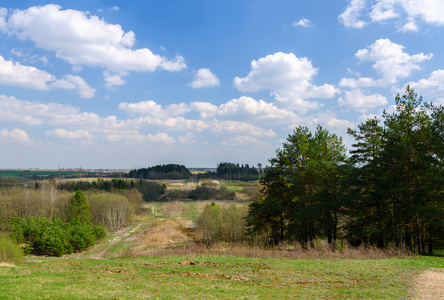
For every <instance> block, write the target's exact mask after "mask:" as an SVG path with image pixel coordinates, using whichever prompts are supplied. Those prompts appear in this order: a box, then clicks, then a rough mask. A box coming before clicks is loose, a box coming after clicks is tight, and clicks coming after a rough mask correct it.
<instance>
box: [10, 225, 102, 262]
mask: <svg viewBox="0 0 444 300" xmlns="http://www.w3.org/2000/svg"><path fill="white" fill-rule="evenodd" d="M11 229H12V231H13V235H12V237H13V238H14V239H15V240H16V241H18V242H20V243H26V244H28V246H27V248H28V250H30V249H32V250H33V251H35V252H39V253H42V254H48V255H55V256H61V255H64V254H69V253H72V252H74V251H83V250H86V249H87V248H88V247H90V246H93V245H94V244H95V243H96V241H97V240H98V239H101V238H103V237H104V236H105V235H106V232H105V229H104V228H103V227H101V226H93V225H92V224H91V222H84V223H81V222H73V223H65V222H63V221H61V220H59V219H46V218H42V217H28V218H14V219H12V221H11Z"/></svg>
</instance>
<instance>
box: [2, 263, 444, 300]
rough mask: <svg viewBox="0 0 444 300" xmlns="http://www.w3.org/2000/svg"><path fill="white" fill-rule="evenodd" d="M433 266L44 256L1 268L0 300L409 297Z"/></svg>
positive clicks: (435, 265)
mask: <svg viewBox="0 0 444 300" xmlns="http://www.w3.org/2000/svg"><path fill="white" fill-rule="evenodd" d="M430 267H433V268H444V259H443V258H438V257H409V258H390V259H378V260H373V259H338V258H336V259H286V258H279V259H278V258H251V257H248V258H247V257H236V256H211V255H187V256H180V255H165V256H143V257H131V258H115V259H103V260H93V259H64V258H49V259H46V261H43V262H37V263H36V262H27V263H25V264H24V265H22V266H19V267H0V299H38V298H50V299H142V298H156V299H207V298H214V299H242V298H243V299H288V298H296V299H314V298H316V299H332V298H340V299H363V298H364V299H407V298H409V295H410V294H409V290H410V289H411V288H412V284H413V280H414V277H415V276H417V275H418V274H419V273H421V272H423V271H424V270H426V269H428V268H430Z"/></svg>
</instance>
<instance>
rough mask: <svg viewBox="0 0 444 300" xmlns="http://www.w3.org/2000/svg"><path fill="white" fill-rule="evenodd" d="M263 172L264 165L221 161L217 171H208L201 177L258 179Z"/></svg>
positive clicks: (200, 176)
mask: <svg viewBox="0 0 444 300" xmlns="http://www.w3.org/2000/svg"><path fill="white" fill-rule="evenodd" d="M261 172H262V165H261V164H258V168H256V167H254V166H250V165H249V164H242V165H239V163H236V164H235V163H231V162H221V163H219V164H218V165H217V169H216V172H210V171H209V172H206V173H202V174H199V178H215V179H222V180H238V181H252V180H258V179H259V175H260V174H261Z"/></svg>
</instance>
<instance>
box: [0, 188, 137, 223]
mask: <svg viewBox="0 0 444 300" xmlns="http://www.w3.org/2000/svg"><path fill="white" fill-rule="evenodd" d="M85 195H86V197H87V198H88V203H89V210H90V212H91V221H92V223H93V224H94V225H101V226H103V227H105V228H106V229H108V230H115V229H117V228H119V227H122V226H126V225H129V224H131V223H132V222H133V219H134V216H135V215H137V214H138V213H140V212H141V207H142V203H143V196H142V194H141V193H140V192H139V191H138V190H136V189H132V190H113V191H112V193H111V192H105V191H99V190H89V191H85ZM72 196H73V193H72V192H68V191H63V190H59V189H57V186H56V185H55V184H54V183H51V182H50V183H44V184H41V185H40V187H39V189H35V188H30V187H29V188H23V187H14V188H8V189H1V190H0V219H3V220H5V219H10V218H14V217H18V218H27V217H36V218H46V219H59V220H62V221H64V222H66V221H68V220H69V209H68V208H69V203H70V200H71V198H72ZM7 229H8V228H3V227H1V226H0V231H7Z"/></svg>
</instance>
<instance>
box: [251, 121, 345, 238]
mask: <svg viewBox="0 0 444 300" xmlns="http://www.w3.org/2000/svg"><path fill="white" fill-rule="evenodd" d="M270 163H271V166H270V168H269V169H268V170H267V172H266V174H265V177H264V178H263V179H262V181H261V183H262V186H263V188H262V190H261V195H260V196H259V197H258V198H257V199H255V200H254V201H253V202H252V203H251V204H250V212H249V215H248V217H247V224H248V226H249V228H250V233H251V234H253V235H262V234H263V235H265V236H266V237H267V239H268V240H269V242H270V243H279V242H280V241H284V240H297V241H299V242H300V243H301V244H302V245H307V243H310V244H311V245H312V244H313V242H314V240H315V239H316V238H319V237H321V238H327V239H328V241H329V243H334V241H335V240H336V239H337V238H338V223H339V208H340V207H341V205H342V201H343V191H342V189H343V187H341V180H342V170H343V169H344V164H345V148H344V146H343V144H342V139H341V138H340V137H338V136H336V135H335V134H331V133H329V132H328V131H327V130H325V129H323V128H322V127H321V126H318V127H317V130H316V132H315V133H314V134H312V133H311V132H310V130H309V129H308V128H306V127H297V128H296V129H295V131H294V132H293V134H292V135H289V137H288V138H287V142H286V143H284V144H283V147H282V149H278V150H277V151H276V157H275V158H272V159H270Z"/></svg>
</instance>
